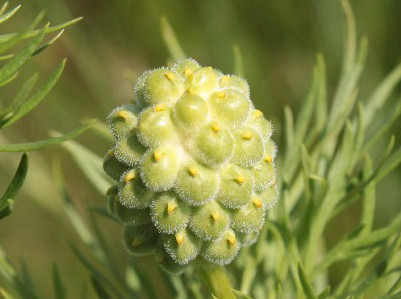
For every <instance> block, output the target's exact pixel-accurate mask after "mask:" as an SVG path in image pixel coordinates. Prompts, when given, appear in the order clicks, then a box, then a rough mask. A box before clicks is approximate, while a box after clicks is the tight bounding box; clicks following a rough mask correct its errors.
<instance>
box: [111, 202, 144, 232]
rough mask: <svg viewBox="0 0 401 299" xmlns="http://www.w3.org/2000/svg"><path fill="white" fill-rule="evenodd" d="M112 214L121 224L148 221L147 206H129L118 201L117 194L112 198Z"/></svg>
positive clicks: (137, 223) (138, 223)
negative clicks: (145, 207)
mask: <svg viewBox="0 0 401 299" xmlns="http://www.w3.org/2000/svg"><path fill="white" fill-rule="evenodd" d="M114 215H115V217H116V218H117V219H118V220H119V221H120V222H121V223H123V224H132V225H140V224H145V223H149V222H150V214H149V208H147V209H135V208H129V207H127V206H125V205H123V204H122V203H121V202H120V198H119V197H118V195H116V196H115V199H114Z"/></svg>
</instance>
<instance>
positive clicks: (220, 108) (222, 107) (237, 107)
mask: <svg viewBox="0 0 401 299" xmlns="http://www.w3.org/2000/svg"><path fill="white" fill-rule="evenodd" d="M209 104H210V107H211V111H212V115H213V117H214V118H216V119H219V120H220V122H221V123H222V124H225V125H226V126H228V127H230V128H238V127H240V126H241V125H242V124H243V123H244V122H245V120H246V119H247V117H248V115H249V109H250V107H251V103H250V101H249V99H248V98H247V97H246V96H245V95H244V94H243V93H241V92H240V91H238V90H235V89H223V90H220V91H217V92H215V93H213V94H211V95H210V97H209Z"/></svg>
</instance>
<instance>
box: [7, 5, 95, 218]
mask: <svg viewBox="0 0 401 299" xmlns="http://www.w3.org/2000/svg"><path fill="white" fill-rule="evenodd" d="M7 7H8V2H5V3H4V4H3V5H2V6H1V8H0V24H1V23H3V22H5V21H7V20H9V19H11V18H12V16H13V15H14V14H15V13H16V12H17V11H18V10H19V9H20V7H21V5H18V6H16V7H14V8H13V9H10V10H8V11H6V10H7ZM43 16H44V13H40V14H39V15H38V16H37V17H36V18H35V19H34V20H33V21H32V23H31V24H29V26H27V27H26V28H25V29H24V30H23V31H21V32H19V33H9V34H2V35H0V55H1V56H0V61H6V63H5V64H4V65H3V66H2V67H1V69H0V87H4V86H5V85H7V84H9V83H11V82H12V81H14V80H16V79H17V78H18V75H19V73H20V69H21V68H22V66H23V65H24V64H25V63H26V62H27V61H28V60H30V59H31V58H32V57H34V56H36V55H38V54H39V53H41V52H42V51H43V50H45V49H46V48H47V47H49V46H50V45H51V44H53V43H54V42H55V41H56V40H57V39H58V38H59V37H60V36H61V35H62V34H63V32H64V28H65V27H67V26H69V25H72V24H74V23H76V22H78V21H79V20H80V19H81V18H77V19H74V20H71V21H69V22H66V23H64V24H60V25H56V26H49V24H46V25H45V26H43V27H42V28H40V29H35V28H36V27H37V26H38V25H39V24H40V22H41V21H42V19H43ZM55 31H59V32H58V33H57V34H56V35H55V36H54V37H52V38H51V39H50V40H48V41H47V42H45V43H43V44H42V41H43V39H44V38H45V36H46V35H47V34H49V33H52V32H55ZM25 39H31V41H30V42H29V43H28V44H27V45H26V46H25V47H24V48H23V49H22V50H21V51H20V52H18V53H16V54H15V53H12V52H11V53H10V52H9V51H10V50H13V48H14V47H16V46H18V44H20V43H21V42H23V41H24V40H25ZM7 52H9V53H8V54H4V53H7ZM64 65H65V60H63V61H62V63H60V65H58V66H57V67H56V68H55V70H54V71H53V73H52V74H51V75H50V77H49V79H48V80H47V81H46V82H44V83H43V84H42V86H41V87H40V88H39V89H38V90H37V91H35V93H33V94H32V91H33V89H34V87H35V84H36V81H37V80H38V75H37V74H34V75H32V76H31V77H30V78H29V79H28V80H26V81H25V82H24V83H23V84H22V85H21V87H20V89H19V92H18V93H17V94H16V95H15V97H14V98H13V99H11V100H10V101H6V100H5V99H4V98H2V99H1V100H2V101H1V102H0V130H3V129H5V128H7V127H8V126H10V125H12V124H14V123H15V122H17V121H18V120H19V119H21V118H22V117H24V116H25V115H26V114H28V113H29V112H30V111H31V110H32V109H34V108H35V107H36V106H37V105H38V104H39V103H40V102H41V101H42V100H43V99H44V97H45V96H46V95H47V94H48V93H49V92H50V90H51V89H52V88H53V86H54V85H55V84H56V82H57V80H58V79H59V77H60V75H61V73H62V71H63V69H64ZM87 128H88V126H85V127H82V128H80V129H77V130H75V131H73V132H71V133H69V134H66V135H64V136H60V137H57V138H53V139H49V140H43V141H37V142H33V143H22V144H2V145H0V152H28V151H32V150H38V149H41V148H44V147H47V146H50V145H54V144H59V143H61V142H63V141H65V140H68V139H71V138H74V137H76V136H78V135H79V134H81V133H82V132H83V131H85V130H86V129H87ZM27 171H28V155H27V154H26V153H24V154H23V155H22V157H21V161H20V163H19V166H18V169H17V171H16V173H15V176H14V178H13V180H12V181H11V183H10V184H9V186H8V188H7V190H6V191H5V192H4V194H3V196H2V197H1V199H0V219H2V218H4V217H6V216H7V215H9V214H10V213H11V211H12V205H13V200H14V198H15V196H16V194H17V192H18V190H19V189H20V188H21V186H22V184H23V182H24V180H25V176H26V174H27Z"/></svg>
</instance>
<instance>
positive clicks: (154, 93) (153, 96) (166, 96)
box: [143, 68, 185, 105]
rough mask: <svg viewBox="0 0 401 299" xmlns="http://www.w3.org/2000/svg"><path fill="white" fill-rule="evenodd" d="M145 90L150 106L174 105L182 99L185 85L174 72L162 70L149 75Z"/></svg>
mask: <svg viewBox="0 0 401 299" xmlns="http://www.w3.org/2000/svg"><path fill="white" fill-rule="evenodd" d="M143 90H144V95H145V101H146V102H147V104H148V105H157V104H160V103H170V104H172V103H175V102H176V101H177V100H178V98H180V97H181V94H182V93H183V91H184V90H185V83H184V81H183V80H182V79H181V76H178V75H177V73H175V72H174V71H172V70H170V69H167V68H160V69H156V70H154V71H151V72H150V73H149V74H148V75H147V77H146V79H145V86H144V89H143Z"/></svg>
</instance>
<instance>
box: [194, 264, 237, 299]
mask: <svg viewBox="0 0 401 299" xmlns="http://www.w3.org/2000/svg"><path fill="white" fill-rule="evenodd" d="M198 271H199V272H198V273H199V276H200V278H201V280H202V281H203V283H204V284H205V285H206V286H207V287H208V289H209V290H210V292H211V293H212V294H213V295H214V296H215V297H216V298H217V299H236V298H237V297H236V296H235V295H234V293H233V287H232V286H231V283H230V280H229V278H228V276H227V273H226V270H225V268H224V267H222V266H201V267H199V269H198Z"/></svg>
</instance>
